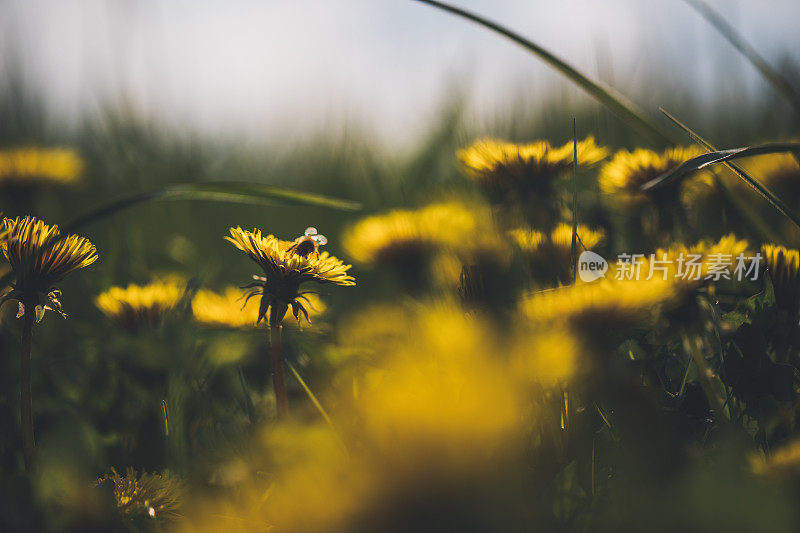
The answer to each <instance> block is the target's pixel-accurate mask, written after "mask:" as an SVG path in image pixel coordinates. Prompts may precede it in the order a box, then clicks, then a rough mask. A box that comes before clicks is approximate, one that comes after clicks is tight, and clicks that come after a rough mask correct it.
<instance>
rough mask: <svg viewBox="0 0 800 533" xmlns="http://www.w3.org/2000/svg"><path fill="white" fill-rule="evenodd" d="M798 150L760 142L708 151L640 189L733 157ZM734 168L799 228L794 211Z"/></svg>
mask: <svg viewBox="0 0 800 533" xmlns="http://www.w3.org/2000/svg"><path fill="white" fill-rule="evenodd" d="M798 150H800V143H791V142H788V143H768V144H762V145H759V146H750V147H746V148H733V149H731V150H718V151H715V152H708V153H706V154H703V155H700V156H697V157H694V158H692V159H689V160H688V161H685V162H684V163H682V164H681V165H680V166H679V167H678V168H676V169H674V170H672V171H670V172H668V173H666V174H664V175H662V176H659V177H657V178H655V179H652V180H650V181H648V182H647V183H645V184H644V185H642V190H643V191H647V190H650V189H654V188H657V187H662V186H664V185H667V184H669V183H672V182H673V181H675V180H677V179H680V178H681V177H683V176H685V175H687V174H688V173H690V172H694V171H696V170H701V169H703V168H706V167H708V166H710V165H714V164H717V163H728V162H729V161H731V160H733V159H739V158H743V157H753V156H756V155H766V154H777V153H787V152H788V153H796V152H797V151H798ZM737 169H738V170H736V174H737V175H738V176H739V177H740V178H741V179H742V180H744V181H745V183H747V184H748V185H750V186H751V187H752V188H753V189H755V190H756V191H757V192H758V193H759V194H761V196H763V197H764V198H765V199H766V200H767V201H768V202H769V203H770V205H772V207H774V208H775V209H777V210H778V211H779V212H780V213H781V214H782V215H784V216H785V217H786V218H788V219H789V220H791V221H792V222H793V223H794V224H795V225H796V226H797V227H798V228H800V217H798V216H797V215H796V214H795V213H794V212H792V210H791V209H789V207H788V206H787V205H786V204H785V203H783V201H782V200H781V199H780V198H778V197H777V196H775V195H774V194H773V193H772V192H771V191H770V190H769V189H767V188H766V187H765V186H764V185H762V184H761V183H759V182H758V181H757V180H755V179H753V178H752V177H751V176H749V175H748V174H747V173H746V172H744V171H743V170H741V169H739V168H738V167H737Z"/></svg>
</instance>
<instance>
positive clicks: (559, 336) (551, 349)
mask: <svg viewBox="0 0 800 533" xmlns="http://www.w3.org/2000/svg"><path fill="white" fill-rule="evenodd" d="M517 337H518V338H517V340H516V342H515V343H514V345H513V347H512V350H511V368H513V369H514V373H515V375H516V376H518V377H520V378H522V379H524V380H526V381H530V382H533V383H539V384H541V385H543V386H552V385H556V384H559V383H564V382H567V381H569V380H571V379H572V378H573V377H574V376H575V375H576V374H577V372H578V369H579V368H580V367H581V366H582V365H581V362H580V357H581V353H582V346H581V342H580V341H579V339H578V338H576V337H575V335H574V334H573V333H571V332H570V331H569V330H568V329H567V328H564V327H559V326H553V327H548V328H546V329H534V330H531V329H530V328H523V330H522V331H521V332H520V333H519V334H518V335H517Z"/></svg>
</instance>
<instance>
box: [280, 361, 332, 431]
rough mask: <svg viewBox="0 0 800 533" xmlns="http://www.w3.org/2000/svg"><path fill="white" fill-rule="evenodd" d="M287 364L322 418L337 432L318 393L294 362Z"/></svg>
mask: <svg viewBox="0 0 800 533" xmlns="http://www.w3.org/2000/svg"><path fill="white" fill-rule="evenodd" d="M286 366H288V367H289V370H291V372H292V375H294V378H295V379H296V380H297V382H298V383H299V384H300V386H301V387H303V390H304V391H305V393H306V395H307V396H308V399H309V400H311V403H313V404H314V407H316V408H317V411H319V414H320V415H322V418H324V419H325V422H327V424H328V425H329V426H330V428H331V429H332V430H333V431H334V433H336V427H335V426H334V425H333V420H331V417H330V416H328V413H327V411H325V408H324V407H322V404H321V403H320V401H319V400H318V399H317V397H316V395H315V394H314V393H313V392H312V391H311V388H310V387H309V386H308V385H307V384H306V382H305V380H304V379H303V377H302V376H301V375H300V372H298V371H297V369H296V368H295V367H294V365H293V364H292V363H290V362H289V361H286ZM337 435H338V433H337Z"/></svg>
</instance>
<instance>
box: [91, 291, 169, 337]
mask: <svg viewBox="0 0 800 533" xmlns="http://www.w3.org/2000/svg"><path fill="white" fill-rule="evenodd" d="M183 294H184V287H183V284H180V283H178V282H177V281H174V280H171V281H156V282H153V283H150V284H148V285H135V284H130V285H128V286H127V287H111V288H110V289H108V290H107V291H106V292H104V293H102V294H100V295H98V296H97V298H96V299H95V304H96V305H97V307H98V308H99V309H100V311H102V313H103V314H104V315H106V316H107V317H108V318H110V319H111V320H112V321H114V322H115V323H117V324H119V325H120V326H122V327H124V328H127V329H130V330H135V329H137V328H138V327H141V326H150V327H157V326H158V325H159V324H161V321H162V319H163V318H164V316H165V315H166V314H167V313H169V312H170V311H172V309H174V308H175V306H176V305H177V304H178V302H179V301H180V299H181V297H182V296H183Z"/></svg>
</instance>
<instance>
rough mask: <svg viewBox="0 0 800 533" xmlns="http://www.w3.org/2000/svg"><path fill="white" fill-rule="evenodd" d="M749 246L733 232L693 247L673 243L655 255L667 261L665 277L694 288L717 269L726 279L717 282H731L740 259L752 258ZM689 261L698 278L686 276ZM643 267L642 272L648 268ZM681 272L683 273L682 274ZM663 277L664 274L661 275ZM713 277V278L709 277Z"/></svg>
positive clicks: (658, 259)
mask: <svg viewBox="0 0 800 533" xmlns="http://www.w3.org/2000/svg"><path fill="white" fill-rule="evenodd" d="M750 248H751V247H750V243H749V242H748V241H747V240H746V239H739V238H738V237H737V236H736V235H734V234H733V233H730V234H728V235H725V236H723V237H721V238H720V239H719V240H718V241H712V240H708V239H706V240H702V241H700V242H698V243H697V244H694V245H692V246H686V245H684V244H675V245H673V246H671V247H670V248H668V249H658V250H656V252H655V259H656V260H657V261H667V264H666V266H665V268H666V269H667V271H668V274H667V277H668V278H671V279H673V280H677V282H678V283H680V284H681V285H683V286H684V287H687V288H688V287H693V286H694V287H696V286H699V285H702V284H703V283H704V282H705V281H706V277H707V276H709V274H712V272H713V271H714V270H715V269H716V270H720V269H722V270H724V271H725V276H726V277H723V276H720V279H730V278H732V277H733V276H734V273H735V270H736V267H737V264H738V260H737V258H738V257H739V256H743V257H745V258H747V257H752V256H753V255H754V253H752V252H750ZM690 262H694V263H697V264H698V265H699V266H698V267H696V268H697V273H698V275H697V276H694V274H692V275H682V273H684V274H688V273H689V270H690V269H691V268H694V267H690V266H688V265H689V263H690ZM647 268H649V266H647V267H643V269H647ZM681 271H682V272H681ZM660 275H661V276H662V277H663V274H660ZM712 277H713V276H712Z"/></svg>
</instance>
